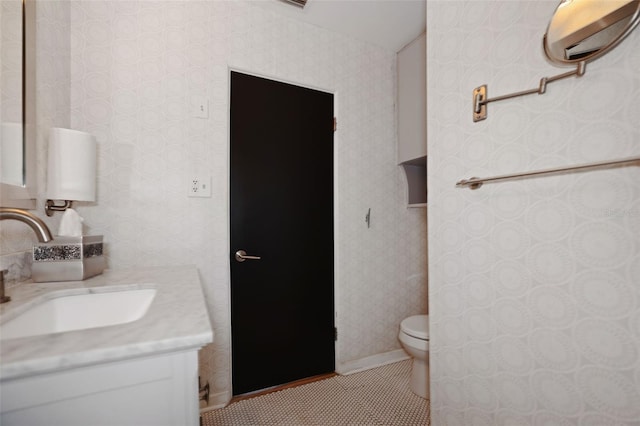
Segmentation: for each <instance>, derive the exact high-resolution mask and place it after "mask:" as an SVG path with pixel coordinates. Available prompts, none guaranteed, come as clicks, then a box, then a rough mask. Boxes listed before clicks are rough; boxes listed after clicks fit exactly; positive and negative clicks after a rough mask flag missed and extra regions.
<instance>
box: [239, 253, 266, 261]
mask: <svg viewBox="0 0 640 426" xmlns="http://www.w3.org/2000/svg"><path fill="white" fill-rule="evenodd" d="M247 259H248V260H260V256H248V255H247V252H246V251H244V250H238V251H237V252H236V260H237V261H238V262H244V261H245V260H247Z"/></svg>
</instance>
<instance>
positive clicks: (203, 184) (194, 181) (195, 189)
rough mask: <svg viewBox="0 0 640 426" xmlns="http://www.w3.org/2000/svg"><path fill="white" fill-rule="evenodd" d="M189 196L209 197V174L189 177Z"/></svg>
mask: <svg viewBox="0 0 640 426" xmlns="http://www.w3.org/2000/svg"><path fill="white" fill-rule="evenodd" d="M189 197H211V176H206V177H202V176H197V177H193V178H191V179H189Z"/></svg>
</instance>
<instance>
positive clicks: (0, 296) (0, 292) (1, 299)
mask: <svg viewBox="0 0 640 426" xmlns="http://www.w3.org/2000/svg"><path fill="white" fill-rule="evenodd" d="M7 273H9V270H8V269H3V270H2V271H0V303H7V302H8V301H10V300H11V298H10V297H9V296H5V295H4V274H7Z"/></svg>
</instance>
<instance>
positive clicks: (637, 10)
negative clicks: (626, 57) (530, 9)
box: [543, 0, 640, 64]
mask: <svg viewBox="0 0 640 426" xmlns="http://www.w3.org/2000/svg"><path fill="white" fill-rule="evenodd" d="M639 20H640V0H606V1H602V0H562V1H561V2H560V5H559V6H558V8H557V9H556V11H555V14H554V15H553V17H552V18H551V22H550V23H549V27H548V28H547V32H546V34H545V36H544V41H543V44H544V51H545V54H546V55H547V57H548V58H549V59H550V60H551V61H553V62H557V63H562V64H572V63H576V62H587V61H590V60H593V59H595V58H597V57H599V56H601V55H603V54H605V53H606V52H608V51H609V50H611V49H612V48H613V47H614V46H616V45H617V44H618V43H619V42H620V41H622V39H624V38H625V37H626V36H627V35H628V34H629V33H630V32H631V31H632V30H633V28H634V27H635V26H636V25H637V24H638V21H639Z"/></svg>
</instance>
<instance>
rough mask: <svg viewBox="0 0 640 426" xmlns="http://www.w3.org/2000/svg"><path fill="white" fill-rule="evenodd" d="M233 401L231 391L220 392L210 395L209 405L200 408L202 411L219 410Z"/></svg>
mask: <svg viewBox="0 0 640 426" xmlns="http://www.w3.org/2000/svg"><path fill="white" fill-rule="evenodd" d="M229 402H231V395H229V392H220V393H214V394H212V395H209V405H207V406H206V407H204V408H200V412H201V413H206V412H207V411H212V410H217V409H218V408H224V407H226V406H227V405H229Z"/></svg>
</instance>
